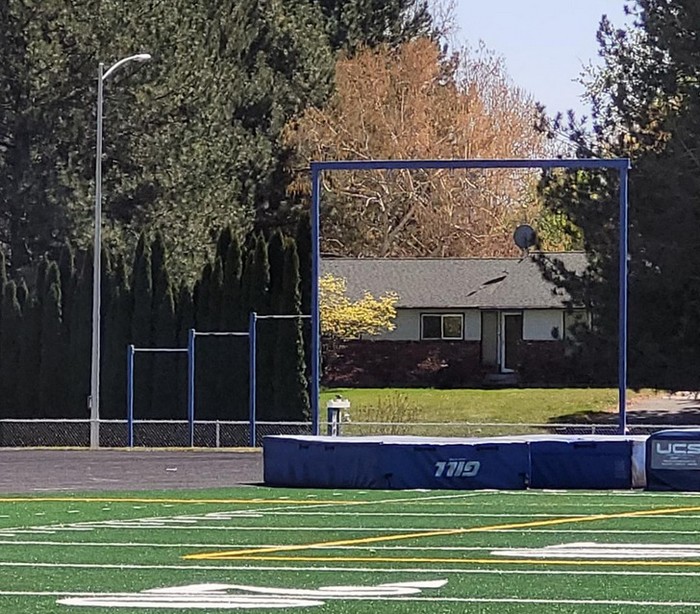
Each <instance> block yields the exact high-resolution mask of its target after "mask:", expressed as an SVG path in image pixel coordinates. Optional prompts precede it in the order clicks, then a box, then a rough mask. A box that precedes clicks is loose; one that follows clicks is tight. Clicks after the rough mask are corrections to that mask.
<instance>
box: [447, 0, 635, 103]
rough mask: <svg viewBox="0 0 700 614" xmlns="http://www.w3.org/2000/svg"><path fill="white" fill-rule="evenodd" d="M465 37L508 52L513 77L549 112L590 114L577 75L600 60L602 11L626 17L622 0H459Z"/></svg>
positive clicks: (619, 22)
mask: <svg viewBox="0 0 700 614" xmlns="http://www.w3.org/2000/svg"><path fill="white" fill-rule="evenodd" d="M455 3H456V7H455V8H456V18H457V25H458V27H459V32H458V33H457V36H458V38H459V39H460V40H461V42H467V43H468V44H469V46H471V47H476V46H477V45H478V43H479V41H480V40H481V41H483V42H484V43H485V44H486V47H488V48H489V49H491V50H492V51H495V52H496V53H497V54H498V55H500V56H502V57H504V58H505V62H506V67H507V71H508V74H509V75H510V77H511V78H512V80H513V82H514V83H515V84H516V85H518V86H519V87H521V88H522V89H524V90H525V91H526V92H528V93H529V94H531V95H532V96H533V98H534V99H535V100H537V101H539V102H541V103H542V104H544V105H545V107H546V108H547V112H548V113H549V114H550V115H555V114H556V113H557V112H560V111H561V112H562V113H564V112H566V111H567V110H568V109H573V110H574V111H575V112H576V115H577V116H580V115H582V114H583V115H588V114H589V111H588V106H587V104H586V103H585V102H584V101H583V100H581V94H582V93H583V91H584V90H583V86H582V85H580V84H579V83H576V81H575V79H577V78H578V76H579V75H580V74H581V72H582V70H583V68H584V66H586V65H588V64H590V63H591V62H593V63H594V64H599V58H598V56H597V53H598V42H597V41H596V32H597V30H598V24H599V23H600V18H601V16H602V15H603V14H605V15H607V16H608V18H609V19H610V20H611V21H612V23H613V24H614V25H616V26H623V25H624V23H625V22H626V17H625V15H624V0H455Z"/></svg>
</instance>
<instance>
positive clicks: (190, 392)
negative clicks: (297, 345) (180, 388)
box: [185, 312, 255, 448]
mask: <svg viewBox="0 0 700 614" xmlns="http://www.w3.org/2000/svg"><path fill="white" fill-rule="evenodd" d="M254 321H255V313H254V312H253V313H251V314H250V321H249V322H250V323H249V328H248V332H247V333H243V332H220V331H212V332H201V331H198V330H195V329H194V328H190V330H189V333H188V335H187V350H185V351H186V352H187V355H188V361H187V423H188V425H189V437H190V447H192V448H194V417H195V407H194V396H195V395H194V373H195V371H194V360H195V345H196V344H195V340H196V338H197V337H248V365H249V369H250V381H249V383H248V386H249V391H248V394H249V402H250V403H251V407H252V406H253V405H254V404H255V331H254V330H253V328H254V324H253V322H254ZM251 419H253V420H254V419H255V418H254V415H252V418H251ZM252 428H253V427H252V424H251V430H252Z"/></svg>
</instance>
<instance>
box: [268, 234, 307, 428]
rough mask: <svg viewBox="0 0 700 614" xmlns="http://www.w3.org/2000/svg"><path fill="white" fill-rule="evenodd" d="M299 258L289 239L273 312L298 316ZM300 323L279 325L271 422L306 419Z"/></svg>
mask: <svg viewBox="0 0 700 614" xmlns="http://www.w3.org/2000/svg"><path fill="white" fill-rule="evenodd" d="M299 281H300V278H299V258H298V256H297V251H296V245H295V244H294V242H293V241H292V240H288V241H286V242H285V249H284V276H283V285H282V288H281V289H280V291H279V293H278V295H277V297H276V305H275V309H276V310H277V311H278V312H279V313H283V314H288V315H300V314H301V295H300V292H299ZM302 322H303V320H302V319H301V318H299V319H289V320H282V321H280V323H279V329H278V334H277V338H276V345H275V353H274V361H273V365H272V372H273V373H274V374H275V379H274V389H273V393H274V394H273V405H272V406H273V415H272V417H271V419H272V420H307V419H308V418H309V415H310V414H309V409H310V407H309V393H308V390H307V381H306V377H305V375H304V372H305V364H304V344H303V335H302V327H303V324H302Z"/></svg>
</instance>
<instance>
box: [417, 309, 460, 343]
mask: <svg viewBox="0 0 700 614" xmlns="http://www.w3.org/2000/svg"><path fill="white" fill-rule="evenodd" d="M426 317H429V318H440V336H439V337H426V336H425V318H426ZM448 317H452V318H459V323H460V328H461V334H460V336H459V337H446V336H445V318H448ZM465 334H466V330H465V327H464V314H463V313H458V312H445V313H442V312H439V313H435V312H424V313H421V314H420V340H421V341H464V336H465Z"/></svg>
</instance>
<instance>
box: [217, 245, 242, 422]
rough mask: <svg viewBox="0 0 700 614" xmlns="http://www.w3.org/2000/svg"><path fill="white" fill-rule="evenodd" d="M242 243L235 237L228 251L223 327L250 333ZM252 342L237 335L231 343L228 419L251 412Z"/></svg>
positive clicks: (226, 383)
mask: <svg viewBox="0 0 700 614" xmlns="http://www.w3.org/2000/svg"><path fill="white" fill-rule="evenodd" d="M241 274H242V262H241V245H240V242H239V241H238V240H237V239H233V240H232V241H231V243H230V245H229V248H228V252H227V254H226V265H225V266H224V283H223V291H222V309H221V330H225V331H229V332H246V331H247V330H248V323H247V321H246V319H245V316H244V314H243V308H242V304H241V303H242V289H241ZM248 344H249V340H248V338H247V337H235V338H233V339H232V340H231V343H230V344H229V357H230V360H229V361H228V365H227V368H226V371H225V376H224V386H223V389H222V397H223V399H225V400H226V411H227V412H228V413H227V415H226V418H227V419H229V420H244V419H245V418H246V417H247V415H248V378H249V371H248Z"/></svg>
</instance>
